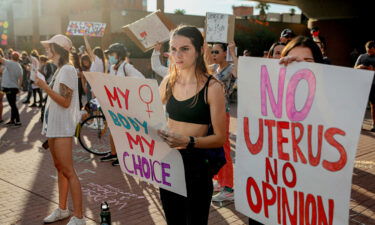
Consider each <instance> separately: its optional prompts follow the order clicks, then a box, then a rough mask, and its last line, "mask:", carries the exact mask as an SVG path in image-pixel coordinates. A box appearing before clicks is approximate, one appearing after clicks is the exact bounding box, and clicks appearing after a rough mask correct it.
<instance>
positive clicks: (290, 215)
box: [281, 188, 298, 225]
mask: <svg viewBox="0 0 375 225" xmlns="http://www.w3.org/2000/svg"><path fill="white" fill-rule="evenodd" d="M282 195H283V196H282V198H281V199H282V200H283V202H282V207H283V225H286V224H287V222H286V218H287V215H288V218H289V221H290V224H291V225H296V224H297V200H298V199H297V191H293V195H294V212H293V213H291V212H290V207H289V201H288V195H287V193H286V189H285V188H282Z"/></svg>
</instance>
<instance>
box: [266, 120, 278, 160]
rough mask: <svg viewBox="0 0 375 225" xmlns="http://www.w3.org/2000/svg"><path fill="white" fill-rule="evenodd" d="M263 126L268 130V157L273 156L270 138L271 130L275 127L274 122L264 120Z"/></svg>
mask: <svg viewBox="0 0 375 225" xmlns="http://www.w3.org/2000/svg"><path fill="white" fill-rule="evenodd" d="M264 125H265V126H266V127H267V128H268V129H267V130H268V157H270V158H272V156H273V138H272V136H273V135H272V133H273V132H272V128H273V127H275V125H276V122H275V120H264Z"/></svg>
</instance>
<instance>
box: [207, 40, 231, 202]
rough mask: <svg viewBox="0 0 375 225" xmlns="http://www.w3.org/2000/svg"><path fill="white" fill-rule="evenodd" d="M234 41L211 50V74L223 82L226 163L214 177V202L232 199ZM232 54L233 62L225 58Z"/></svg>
mask: <svg viewBox="0 0 375 225" xmlns="http://www.w3.org/2000/svg"><path fill="white" fill-rule="evenodd" d="M235 47H236V46H235V44H234V42H230V43H229V44H226V43H215V44H214V45H213V47H212V50H211V56H212V60H213V62H214V64H213V65H210V67H211V68H212V71H213V75H214V76H215V78H216V79H218V80H220V81H221V82H222V83H223V84H224V88H225V100H226V104H225V110H226V118H225V124H226V125H225V129H226V135H225V143H224V152H225V159H226V161H227V162H226V164H225V165H224V166H223V167H222V168H221V170H220V171H219V173H218V174H217V176H215V177H214V191H219V193H217V194H216V195H214V196H213V197H212V201H214V202H222V201H233V200H234V193H233V161H232V157H231V155H230V153H231V148H230V141H229V122H230V113H229V112H230V95H231V94H232V92H233V87H234V83H235V80H236V78H237V61H238V59H237V56H236V53H235ZM228 50H229V54H230V55H231V56H232V58H233V61H234V63H229V62H227V61H226V59H227V51H228Z"/></svg>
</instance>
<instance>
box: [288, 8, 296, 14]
mask: <svg viewBox="0 0 375 225" xmlns="http://www.w3.org/2000/svg"><path fill="white" fill-rule="evenodd" d="M289 12H290V15H291V16H294V15H295V14H296V9H295V8H290V9H289Z"/></svg>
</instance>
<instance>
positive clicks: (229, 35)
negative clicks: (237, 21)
mask: <svg viewBox="0 0 375 225" xmlns="http://www.w3.org/2000/svg"><path fill="white" fill-rule="evenodd" d="M233 36H234V16H232V15H228V14H222V13H209V12H208V13H206V42H222V43H228V42H230V41H232V40H233Z"/></svg>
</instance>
